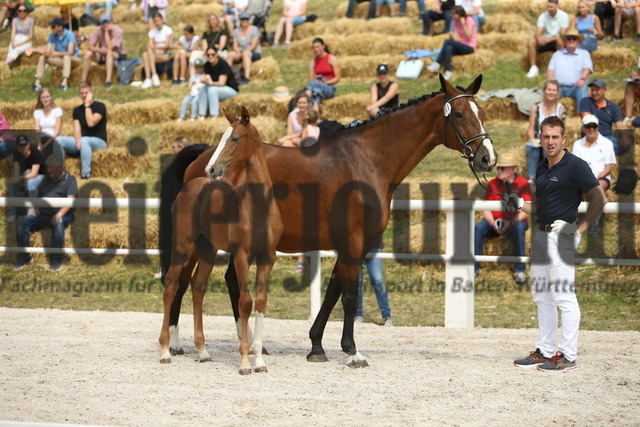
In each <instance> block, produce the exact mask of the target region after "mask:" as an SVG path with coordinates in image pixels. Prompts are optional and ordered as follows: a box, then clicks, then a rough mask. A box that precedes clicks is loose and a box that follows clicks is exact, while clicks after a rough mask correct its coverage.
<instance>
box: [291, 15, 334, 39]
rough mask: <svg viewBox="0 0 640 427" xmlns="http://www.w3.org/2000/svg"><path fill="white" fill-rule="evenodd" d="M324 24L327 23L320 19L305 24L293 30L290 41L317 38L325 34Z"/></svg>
mask: <svg viewBox="0 0 640 427" xmlns="http://www.w3.org/2000/svg"><path fill="white" fill-rule="evenodd" d="M328 22H332V21H328ZM326 24H327V21H324V20H322V19H316V21H315V22H305V23H304V24H302V25H299V26H297V27H296V28H295V30H294V31H293V38H292V40H300V39H306V38H307V37H317V36H319V35H322V34H325V31H326Z"/></svg>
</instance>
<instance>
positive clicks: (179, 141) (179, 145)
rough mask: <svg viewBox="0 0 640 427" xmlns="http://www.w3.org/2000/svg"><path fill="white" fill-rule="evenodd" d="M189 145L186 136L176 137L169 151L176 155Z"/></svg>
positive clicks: (189, 142)
mask: <svg viewBox="0 0 640 427" xmlns="http://www.w3.org/2000/svg"><path fill="white" fill-rule="evenodd" d="M187 145H191V140H190V139H189V138H187V137H186V136H177V137H176V139H174V140H173V144H171V151H173V154H178V153H179V152H180V151H181V150H182V149H183V148H184V147H186V146H187Z"/></svg>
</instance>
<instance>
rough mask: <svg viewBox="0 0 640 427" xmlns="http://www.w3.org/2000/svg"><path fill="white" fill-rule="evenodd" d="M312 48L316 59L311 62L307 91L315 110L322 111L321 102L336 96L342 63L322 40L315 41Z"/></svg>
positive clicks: (317, 38) (316, 39)
mask: <svg viewBox="0 0 640 427" xmlns="http://www.w3.org/2000/svg"><path fill="white" fill-rule="evenodd" d="M312 46H313V53H314V54H315V57H314V58H313V59H312V60H311V61H309V78H308V83H307V87H306V91H307V95H309V97H310V98H311V102H312V106H313V109H314V110H316V111H320V101H322V100H323V99H330V98H333V97H334V96H336V83H338V82H339V81H340V78H341V72H340V61H338V58H337V57H336V56H335V55H334V54H332V53H331V52H330V51H329V47H328V46H327V45H326V44H325V42H324V40H322V39H321V38H319V37H316V38H315V39H313V42H312Z"/></svg>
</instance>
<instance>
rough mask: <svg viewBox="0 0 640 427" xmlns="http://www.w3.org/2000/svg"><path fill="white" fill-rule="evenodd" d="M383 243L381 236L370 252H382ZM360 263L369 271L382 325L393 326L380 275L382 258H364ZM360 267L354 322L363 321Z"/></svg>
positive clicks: (387, 296)
mask: <svg viewBox="0 0 640 427" xmlns="http://www.w3.org/2000/svg"><path fill="white" fill-rule="evenodd" d="M382 248H384V243H383V242H382V237H380V238H379V239H378V241H377V242H376V243H375V245H374V246H373V248H371V250H370V251H369V252H370V253H374V254H378V253H380V252H382ZM362 263H363V264H364V265H365V266H366V267H367V272H368V273H369V281H370V282H371V287H372V288H373V291H374V292H375V294H376V300H377V301H378V308H379V309H380V314H381V315H382V319H383V320H384V326H393V320H392V319H391V307H390V305H389V295H388V294H387V286H386V285H385V283H384V277H383V276H382V260H381V259H380V258H364V259H363V260H362ZM363 281H364V280H363V274H362V267H361V268H360V275H359V277H358V308H357V309H356V316H355V322H356V323H362V322H364V304H363V298H362V297H363V293H364V289H363V286H362V283H363Z"/></svg>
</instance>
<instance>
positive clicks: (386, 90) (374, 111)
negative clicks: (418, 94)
mask: <svg viewBox="0 0 640 427" xmlns="http://www.w3.org/2000/svg"><path fill="white" fill-rule="evenodd" d="M376 75H377V77H378V83H374V84H372V85H371V89H369V94H370V97H369V99H370V103H369V105H367V111H368V112H369V116H370V117H371V118H373V117H375V116H377V115H378V113H379V112H380V110H381V109H383V108H387V109H389V108H393V107H397V106H398V90H399V86H398V83H396V82H392V81H391V80H389V67H387V64H380V65H378V67H377V68H376Z"/></svg>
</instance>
